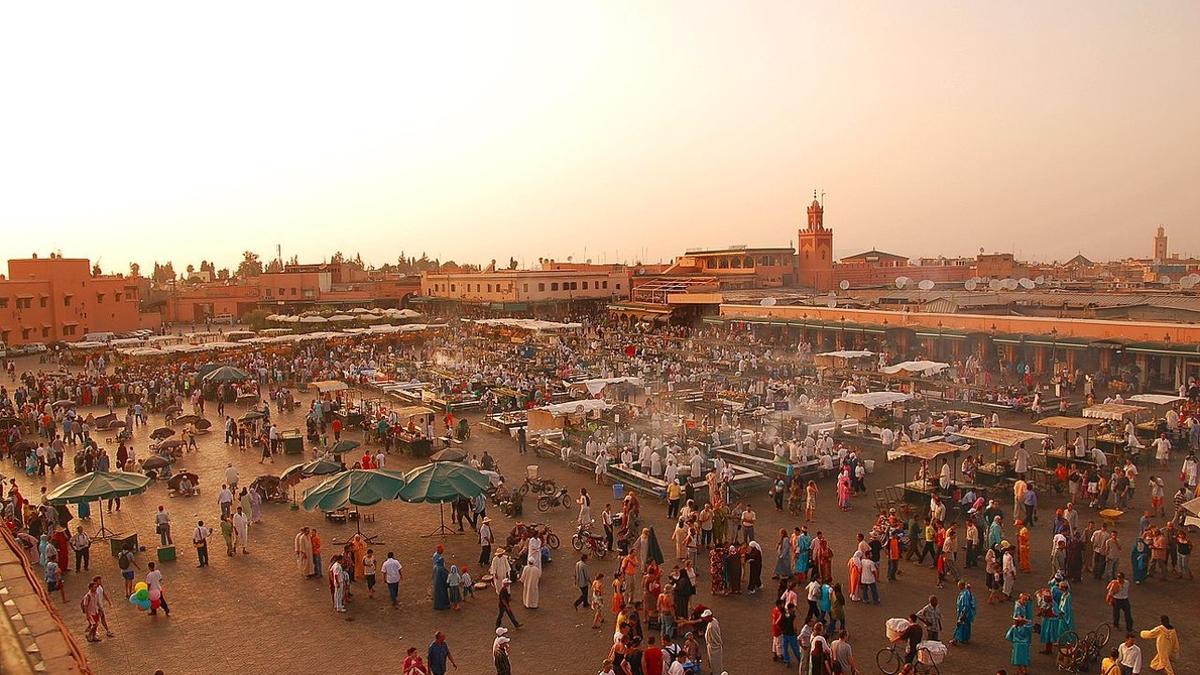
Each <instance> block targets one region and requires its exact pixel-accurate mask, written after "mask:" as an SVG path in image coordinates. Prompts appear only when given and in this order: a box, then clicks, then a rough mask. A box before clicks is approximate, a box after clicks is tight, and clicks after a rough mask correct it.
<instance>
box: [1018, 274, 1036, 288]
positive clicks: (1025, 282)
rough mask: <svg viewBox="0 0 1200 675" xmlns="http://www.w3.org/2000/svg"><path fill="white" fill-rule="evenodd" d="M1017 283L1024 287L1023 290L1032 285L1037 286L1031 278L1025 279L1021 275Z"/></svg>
mask: <svg viewBox="0 0 1200 675" xmlns="http://www.w3.org/2000/svg"><path fill="white" fill-rule="evenodd" d="M1017 283H1018V284H1020V285H1021V288H1024V289H1025V290H1029V289H1031V288H1033V287H1034V286H1037V284H1035V283H1033V279H1026V278H1024V277H1022V278H1021V280H1020V281H1018V282H1017Z"/></svg>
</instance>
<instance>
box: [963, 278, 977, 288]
mask: <svg viewBox="0 0 1200 675" xmlns="http://www.w3.org/2000/svg"><path fill="white" fill-rule="evenodd" d="M978 285H979V282H977V281H975V280H974V279H967V281H966V283H964V284H963V288H966V289H967V290H968V291H973V290H975V287H976V286H978Z"/></svg>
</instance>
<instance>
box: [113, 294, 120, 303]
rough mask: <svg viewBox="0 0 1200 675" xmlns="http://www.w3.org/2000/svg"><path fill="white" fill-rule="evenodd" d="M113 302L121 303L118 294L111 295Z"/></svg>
mask: <svg viewBox="0 0 1200 675" xmlns="http://www.w3.org/2000/svg"><path fill="white" fill-rule="evenodd" d="M113 300H114V301H115V302H120V301H121V294H120V293H113Z"/></svg>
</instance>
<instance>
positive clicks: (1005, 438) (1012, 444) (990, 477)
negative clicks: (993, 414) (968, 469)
mask: <svg viewBox="0 0 1200 675" xmlns="http://www.w3.org/2000/svg"><path fill="white" fill-rule="evenodd" d="M951 438H963V439H966V440H968V441H976V442H978V443H980V444H982V445H985V446H990V447H989V449H990V450H991V452H992V461H991V462H990V463H988V464H983V465H981V466H980V467H979V468H978V469H977V471H976V474H975V475H976V481H977V482H983V481H984V480H987V481H989V482H990V483H995V484H999V483H1006V482H1008V481H1011V480H1015V479H1016V474H1015V473H1014V472H1013V462H1012V460H1011V459H1009V458H1007V457H1005V456H1004V455H1005V449H1006V448H1012V449H1014V452H1015V448H1018V447H1022V446H1024V444H1025V443H1028V442H1029V441H1037V442H1038V443H1040V442H1042V440H1043V439H1045V438H1048V436H1047V435H1046V434H1042V433H1038V432H1036V431H1025V430H1024V429H1009V428H1006V427H977V428H967V429H961V430H959V432H958V433H957V434H955V435H954V436H952V437H951ZM1026 450H1027V451H1028V448H1026ZM1032 457H1033V455H1032V454H1031V455H1030V458H1031V459H1032Z"/></svg>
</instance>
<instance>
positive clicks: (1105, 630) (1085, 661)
mask: <svg viewBox="0 0 1200 675" xmlns="http://www.w3.org/2000/svg"><path fill="white" fill-rule="evenodd" d="M1111 635H1112V627H1111V626H1109V625H1108V624H1107V623H1102V624H1100V625H1099V626H1098V627H1097V628H1096V630H1092V631H1088V632H1087V633H1086V634H1085V635H1084V636H1083V639H1080V638H1079V636H1078V635H1077V634H1076V633H1075V632H1074V631H1067V632H1066V633H1063V634H1062V636H1060V637H1059V641H1058V645H1057V652H1058V655H1057V657H1056V659H1055V660H1056V663H1057V665H1058V669H1059V670H1062V671H1065V672H1069V673H1084V672H1088V671H1090V670H1091V668H1092V664H1093V663H1095V662H1096V661H1098V660H1099V659H1100V657H1101V654H1102V650H1103V649H1104V647H1105V646H1107V645H1108V641H1109V639H1110V637H1111Z"/></svg>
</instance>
